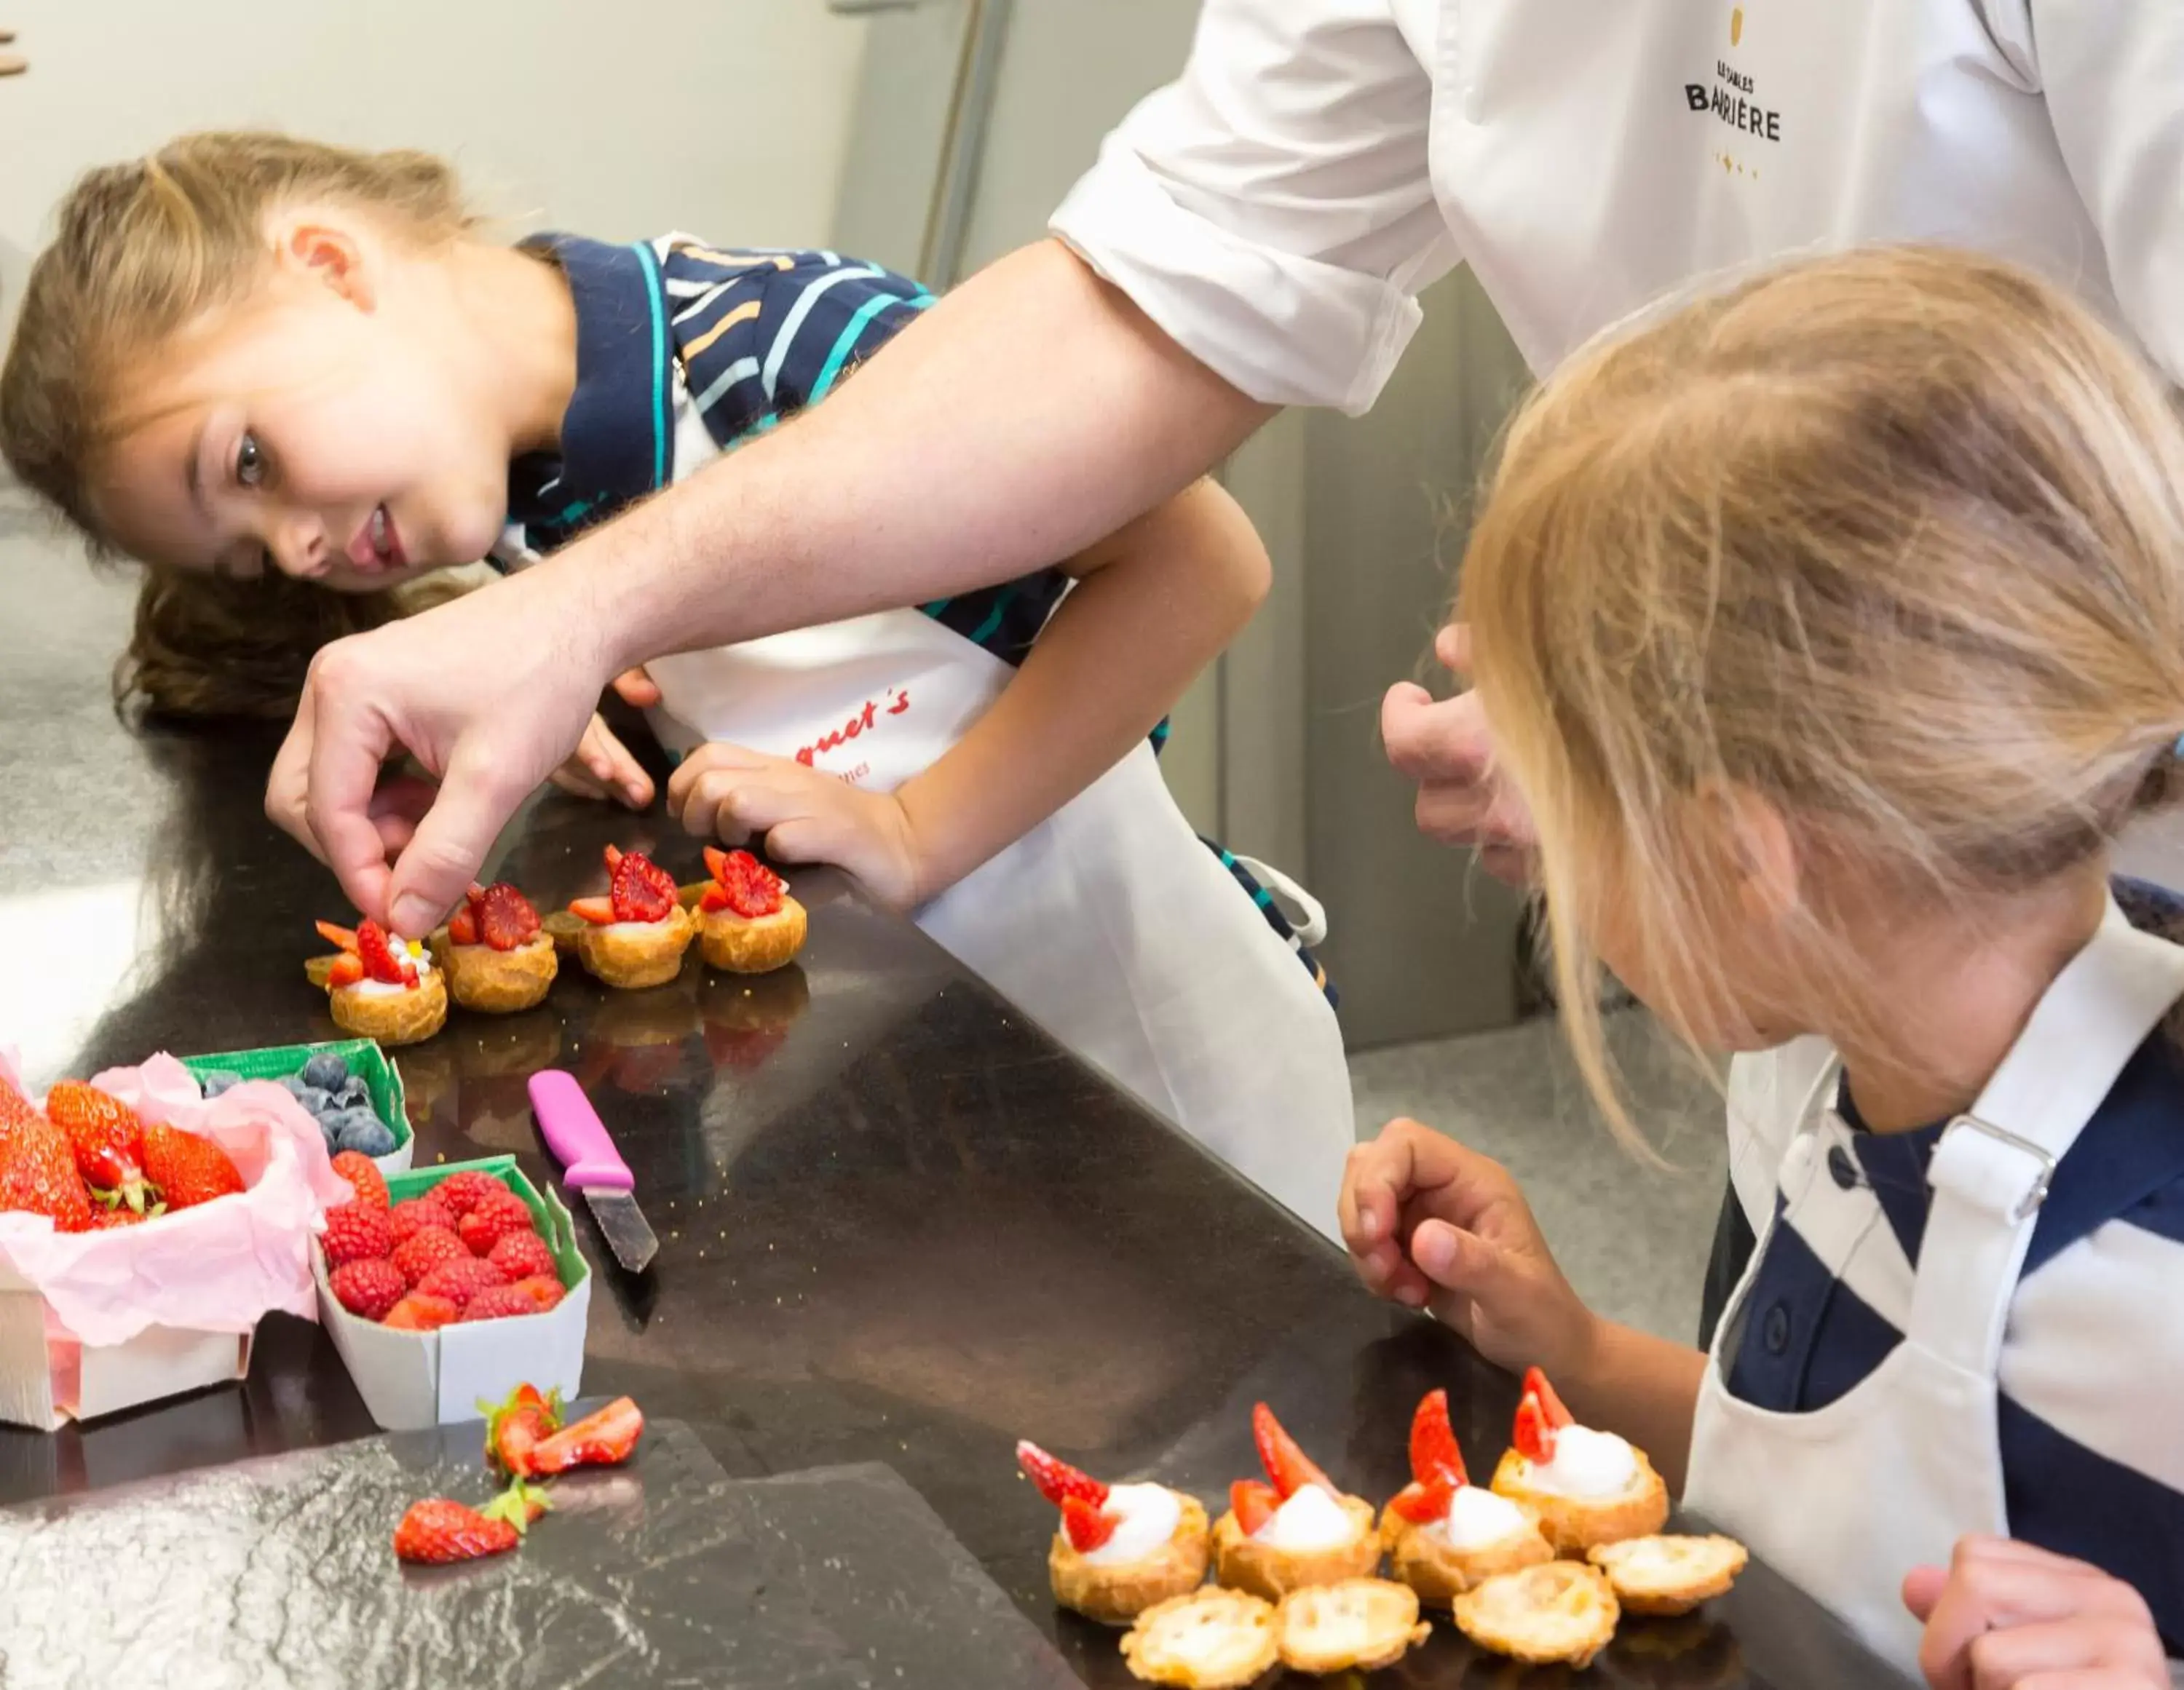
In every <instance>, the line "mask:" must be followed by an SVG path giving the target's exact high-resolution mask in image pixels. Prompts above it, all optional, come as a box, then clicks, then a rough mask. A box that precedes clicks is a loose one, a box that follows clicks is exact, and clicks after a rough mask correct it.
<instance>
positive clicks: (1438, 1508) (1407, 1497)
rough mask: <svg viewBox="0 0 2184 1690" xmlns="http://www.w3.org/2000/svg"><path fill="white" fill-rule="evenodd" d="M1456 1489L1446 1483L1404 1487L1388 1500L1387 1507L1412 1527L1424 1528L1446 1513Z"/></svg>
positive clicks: (1437, 1482) (1436, 1482)
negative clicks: (1407, 1521)
mask: <svg viewBox="0 0 2184 1690" xmlns="http://www.w3.org/2000/svg"><path fill="white" fill-rule="evenodd" d="M1456 1493H1457V1487H1456V1486H1455V1485H1453V1484H1450V1483H1448V1482H1446V1481H1439V1480H1437V1481H1435V1482H1433V1483H1431V1484H1412V1485H1406V1486H1404V1487H1403V1488H1402V1489H1401V1490H1400V1491H1397V1492H1396V1494H1395V1495H1394V1496H1393V1497H1392V1498H1390V1499H1389V1502H1388V1506H1389V1507H1390V1508H1391V1509H1394V1510H1395V1511H1396V1513H1397V1514H1399V1515H1401V1516H1402V1517H1403V1518H1404V1519H1405V1520H1409V1521H1410V1522H1411V1524H1412V1525H1413V1526H1426V1525H1429V1524H1431V1523H1432V1522H1433V1521H1435V1520H1439V1519H1440V1518H1441V1517H1442V1516H1443V1515H1446V1513H1447V1512H1448V1504H1449V1502H1450V1499H1451V1498H1453V1497H1454V1496H1455V1495H1456Z"/></svg>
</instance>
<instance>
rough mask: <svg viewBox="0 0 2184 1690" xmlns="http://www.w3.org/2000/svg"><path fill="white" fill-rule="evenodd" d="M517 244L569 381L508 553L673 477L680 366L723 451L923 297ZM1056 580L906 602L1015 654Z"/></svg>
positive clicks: (866, 277) (808, 260)
mask: <svg viewBox="0 0 2184 1690" xmlns="http://www.w3.org/2000/svg"><path fill="white" fill-rule="evenodd" d="M525 244H526V247H529V248H530V249H532V250H533V251H536V252H539V253H543V254H546V255H549V256H550V257H551V258H552V259H553V260H554V263H555V264H557V265H558V266H559V267H560V270H561V273H562V275H564V276H565V278H566V279H567V281H568V284H569V292H570V296H571V299H572V300H573V302H574V303H575V306H576V312H577V386H576V392H575V393H574V395H573V396H572V397H571V400H570V403H569V408H568V409H567V410H566V412H565V413H564V414H563V416H562V420H561V434H560V450H559V451H558V452H556V453H531V454H528V455H526V456H525V457H522V458H520V459H517V460H516V461H515V463H514V464H510V467H509V485H508V521H509V524H510V535H509V536H508V542H507V544H508V548H509V549H510V550H512V551H514V552H516V553H522V552H531V553H549V552H552V551H554V550H556V549H557V548H560V547H561V546H564V545H565V544H567V543H568V542H569V541H571V540H572V539H574V538H575V537H576V536H577V535H579V534H581V533H582V532H583V531H585V530H586V529H587V528H589V527H592V526H593V525H596V524H598V523H601V522H604V521H605V520H608V519H609V518H610V517H612V516H614V515H615V514H617V513H618V512H620V511H621V510H622V509H626V508H627V506H628V505H630V504H631V503H634V502H635V501H636V500H638V499H640V498H643V497H645V495H647V494H648V493H650V492H654V491H655V490H656V489H658V488H660V487H663V486H666V485H667V484H668V482H669V481H671V480H672V479H673V475H674V435H675V414H676V411H677V403H676V402H677V394H676V383H677V381H680V383H681V384H682V388H683V390H684V391H685V392H688V396H689V402H690V405H691V408H692V409H694V410H695V411H696V412H697V414H698V415H699V418H700V420H702V422H703V424H704V425H705V431H706V433H707V435H709V436H710V437H711V439H712V441H713V442H714V443H715V444H716V445H717V446H718V447H720V448H721V450H722V451H733V450H734V449H735V448H737V447H738V446H741V445H743V444H744V442H747V441H749V440H752V439H755V437H757V436H760V435H762V434H764V433H766V431H769V430H771V429H772V428H774V427H775V426H776V425H778V424H780V423H781V422H783V421H784V420H787V419H788V418H789V417H791V416H794V414H796V413H797V412H798V411H800V410H802V409H805V407H806V406H808V405H813V404H816V403H819V401H821V400H822V399H823V398H825V397H827V394H828V393H829V392H833V389H835V388H836V387H838V386H840V385H841V383H842V381H844V379H845V378H846V377H847V376H848V375H850V372H851V371H852V370H855V367H856V365H857V364H858V363H859V362H860V361H861V360H862V359H866V358H867V357H869V356H870V355H871V354H872V353H873V352H874V351H876V350H877V349H878V348H879V347H882V346H883V345H884V344H886V342H888V341H889V339H890V338H891V337H892V336H894V335H895V334H897V333H898V332H900V331H901V330H902V329H903V328H904V327H905V325H908V324H910V323H911V322H913V321H915V320H916V319H917V315H918V314H919V313H920V312H922V310H924V309H926V308H927V307H928V306H929V305H931V304H932V303H933V296H932V295H931V294H929V293H928V292H926V291H925V290H924V288H922V287H921V286H919V285H918V284H917V283H916V282H914V281H911V280H909V279H908V278H907V277H905V276H900V275H895V274H894V273H893V272H892V271H890V270H885V269H883V267H881V266H880V265H878V264H866V263H865V262H863V261H862V260H861V259H852V258H845V257H844V256H843V255H842V254H840V253H831V252H811V251H793V250H786V249H779V248H766V247H749V248H728V249H723V248H719V247H710V246H707V245H705V244H704V243H703V242H699V241H696V240H694V239H692V238H690V237H689V236H682V235H671V236H666V237H664V238H662V239H660V240H657V241H649V242H637V243H635V244H632V245H629V246H615V245H610V244H608V243H606V242H599V241H588V240H585V239H583V238H582V237H581V236H570V235H540V236H534V237H533V238H532V240H531V241H529V242H526V243H525ZM495 561H496V562H497V563H499V564H502V565H503V566H505V564H506V562H507V559H496V560H495ZM1069 585H1070V580H1069V576H1068V575H1067V574H1066V573H1065V572H1064V571H1063V570H1059V569H1044V570H1036V571H1034V573H1032V574H1030V575H1023V576H1021V577H1019V578H1018V579H1017V580H1015V581H1007V582H1005V583H1003V584H1002V585H1000V586H992V587H983V588H980V589H978V591H976V592H965V593H959V594H957V595H956V596H955V597H954V598H943V599H939V600H936V601H934V602H933V603H930V604H926V605H923V606H921V607H920V608H921V609H923V610H924V612H925V614H928V616H931V617H933V618H934V619H935V620H938V621H939V622H940V623H941V625H943V626H944V627H947V628H950V629H952V630H954V631H956V633H958V634H961V636H962V637H964V638H965V639H967V640H969V641H971V642H972V643H973V644H975V645H978V646H981V647H983V648H985V649H986V650H987V651H989V652H991V653H993V654H994V655H995V656H996V657H998V658H1000V659H1001V660H1002V661H1003V662H1005V663H1007V664H1011V665H1014V664H1022V662H1023V660H1024V659H1025V658H1026V657H1027V656H1028V654H1029V653H1030V651H1031V648H1032V644H1033V642H1034V641H1035V640H1036V639H1037V638H1038V637H1039V630H1040V629H1042V628H1043V627H1045V625H1046V619H1047V618H1048V617H1049V616H1050V614H1053V611H1054V608H1055V606H1056V604H1057V603H1060V602H1061V597H1062V595H1063V594H1064V593H1065V592H1067V591H1068V589H1069ZM1167 734H1168V725H1167V722H1165V721H1162V723H1160V724H1159V725H1158V726H1156V728H1155V729H1154V730H1153V731H1152V735H1151V739H1152V744H1153V748H1154V750H1155V751H1158V750H1159V749H1160V748H1161V747H1162V745H1163V744H1165V743H1166V742H1167ZM1206 843H1207V845H1208V847H1209V848H1211V849H1212V850H1213V851H1215V852H1216V853H1218V854H1219V856H1220V858H1221V860H1222V862H1223V864H1224V865H1225V866H1226V867H1227V868H1228V869H1229V873H1230V874H1231V876H1234V879H1235V880H1236V881H1237V883H1238V885H1239V886H1240V887H1242V888H1243V890H1244V891H1245V893H1246V894H1247V895H1249V896H1250V897H1251V898H1252V899H1253V900H1254V902H1255V903H1256V904H1257V905H1258V907H1259V909H1260V911H1261V912H1262V914H1264V915H1265V917H1266V919H1267V921H1268V925H1269V926H1272V927H1273V930H1274V931H1275V932H1276V933H1277V934H1279V936H1280V937H1281V938H1282V939H1283V940H1284V942H1286V943H1288V945H1289V946H1290V948H1291V949H1292V950H1293V951H1295V953H1296V954H1297V956H1298V958H1299V959H1300V960H1301V962H1302V963H1303V965H1304V966H1305V968H1306V970H1307V971H1308V972H1310V973H1311V974H1312V977H1313V978H1314V980H1315V981H1318V984H1319V986H1320V987H1321V988H1322V989H1323V990H1324V991H1325V992H1327V995H1328V996H1329V998H1330V999H1332V998H1334V989H1333V987H1331V986H1330V985H1329V982H1328V978H1327V972H1326V970H1324V969H1323V968H1322V967H1321V966H1320V965H1319V963H1318V959H1316V958H1315V957H1314V956H1313V955H1312V953H1311V951H1310V950H1309V949H1308V948H1307V947H1306V946H1305V945H1304V944H1303V942H1301V940H1300V939H1299V937H1298V936H1297V934H1296V931H1295V929H1294V928H1293V927H1292V926H1291V925H1290V922H1289V920H1288V919H1287V918H1286V917H1285V916H1284V914H1282V911H1281V909H1280V908H1279V905H1277V904H1276V903H1275V902H1274V900H1273V897H1272V895H1271V894H1270V893H1269V892H1268V891H1267V889H1266V888H1265V887H1262V886H1261V885H1260V884H1259V882H1258V880H1257V879H1256V876H1253V875H1252V874H1251V871H1250V870H1248V869H1247V868H1245V865H1244V864H1242V863H1240V862H1239V861H1238V860H1237V859H1235V858H1234V856H1232V855H1231V854H1230V853H1228V852H1226V851H1223V850H1222V849H1221V848H1220V847H1219V846H1218V845H1217V844H1215V843H1214V842H1212V841H1211V840H1208V841H1207V842H1206Z"/></svg>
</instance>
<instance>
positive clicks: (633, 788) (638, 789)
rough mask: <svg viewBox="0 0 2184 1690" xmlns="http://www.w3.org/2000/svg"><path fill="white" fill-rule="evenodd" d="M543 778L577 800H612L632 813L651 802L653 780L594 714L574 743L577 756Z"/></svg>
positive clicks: (612, 731)
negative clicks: (624, 805) (625, 805)
mask: <svg viewBox="0 0 2184 1690" xmlns="http://www.w3.org/2000/svg"><path fill="white" fill-rule="evenodd" d="M546 778H547V779H548V780H549V781H552V782H553V783H554V785H555V786H557V787H560V789H561V790H562V791H563V792H574V793H575V794H576V795H577V797H578V798H598V799H599V800H601V801H602V802H604V801H605V800H606V799H608V798H614V799H616V800H617V801H619V802H620V803H625V804H627V805H628V806H629V807H630V808H631V809H643V808H644V807H645V806H646V805H647V804H649V803H651V802H652V776H649V775H648V774H646V773H645V772H644V769H643V765H642V764H639V763H638V760H637V759H636V758H634V757H632V755H631V754H630V750H629V748H628V747H627V746H626V745H624V744H623V743H622V742H621V741H620V740H619V739H616V737H615V731H614V730H613V729H612V728H610V727H609V726H608V725H606V721H605V720H604V718H603V717H601V716H600V715H599V714H598V713H597V712H593V716H592V725H590V726H589V727H588V728H586V729H585V730H584V737H582V739H580V740H578V741H577V750H576V754H575V755H574V756H572V757H571V758H570V759H569V760H568V761H567V762H566V763H564V764H562V765H561V766H560V768H559V769H556V770H554V772H553V773H552V774H551V775H549V776H547V777H546Z"/></svg>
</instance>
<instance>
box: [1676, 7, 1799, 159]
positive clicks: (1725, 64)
mask: <svg viewBox="0 0 2184 1690" xmlns="http://www.w3.org/2000/svg"><path fill="white" fill-rule="evenodd" d="M1743 41H1744V8H1743V7H1741V6H1738V7H1735V8H1732V9H1731V10H1730V14H1729V44H1730V47H1731V49H1734V48H1736V47H1739V46H1741V44H1742V42H1743ZM1684 99H1685V103H1687V104H1689V105H1690V107H1691V109H1692V110H1693V111H1695V112H1712V113H1713V115H1714V118H1715V120H1717V121H1718V122H1721V123H1725V124H1727V125H1729V126H1730V128H1731V129H1733V130H1735V131H1736V132H1737V133H1738V134H1739V135H1748V136H1752V138H1753V139H1754V140H1755V141H1773V142H1780V140H1781V139H1782V114H1781V112H1780V109H1779V108H1776V107H1774V106H1770V105H1767V104H1765V103H1763V102H1762V101H1761V100H1760V98H1759V97H1758V90H1757V89H1756V88H1755V87H1754V86H1753V85H1752V78H1751V77H1750V76H1749V75H1747V74H1746V73H1745V72H1743V71H1741V70H1739V69H1737V68H1736V66H1735V65H1734V64H1730V62H1729V61H1728V60H1727V59H1726V58H1717V59H1715V60H1714V62H1713V81H1711V82H1686V83H1685V84H1684Z"/></svg>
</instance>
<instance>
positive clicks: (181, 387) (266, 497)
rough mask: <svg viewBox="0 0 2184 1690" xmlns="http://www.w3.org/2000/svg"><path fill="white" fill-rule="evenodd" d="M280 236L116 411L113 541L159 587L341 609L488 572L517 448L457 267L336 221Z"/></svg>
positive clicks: (347, 219)
mask: <svg viewBox="0 0 2184 1690" xmlns="http://www.w3.org/2000/svg"><path fill="white" fill-rule="evenodd" d="M274 235H275V241H274V244H273V247H272V248H271V251H270V254H269V260H268V264H267V266H266V270H265V274H264V275H262V276H261V278H260V279H259V281H258V282H257V283H256V284H255V285H254V286H253V288H252V289H251V291H250V292H249V294H248V297H245V298H243V299H242V300H241V301H239V302H237V303H234V304H231V305H227V306H223V307H218V308H215V309H213V310H211V311H209V312H208V313H207V314H205V315H204V316H203V317H201V318H200V319H199V320H198V321H196V322H194V323H192V324H191V325H188V326H187V327H186V328H184V329H183V330H182V331H181V332H179V333H178V334H176V335H175V336H172V337H170V340H169V342H168V343H167V344H166V345H165V346H164V347H161V348H160V349H159V353H158V354H157V357H156V359H155V360H154V365H155V367H154V368H153V369H152V370H149V371H148V372H147V375H148V380H145V381H142V382H140V383H138V384H136V387H135V391H134V392H132V393H129V394H125V396H124V403H125V404H126V406H127V407H128V414H129V415H130V416H131V417H132V418H136V419H139V420H136V422H135V423H134V424H133V425H128V426H125V428H124V429H123V431H121V432H120V438H119V439H118V440H117V441H116V442H114V445H113V446H112V447H111V448H109V451H108V453H106V455H105V459H104V461H103V464H102V465H101V470H102V472H103V473H102V474H101V475H100V476H99V478H98V483H97V493H96V494H95V498H96V502H97V509H98V514H99V516H100V519H101V520H102V524H103V525H104V526H105V527H106V529H107V530H108V531H109V533H110V534H111V536H112V537H113V539H114V542H115V543H116V544H117V545H119V546H120V548H122V549H123V550H125V551H126V552H128V553H130V554H131V555H132V556H134V557H136V558H140V559H143V560H144V561H146V562H148V563H150V564H155V565H158V566H160V567H163V568H170V569H179V570H199V571H206V572H213V573H218V574H221V575H234V576H245V577H247V576H253V575H259V574H262V573H263V572H265V570H278V571H279V572H281V574H283V575H292V576H295V577H297V578H298V579H299V580H307V581H315V582H317V583H319V584H320V585H322V586H327V587H331V588H333V589H335V590H337V591H340V592H371V591H374V590H376V589H380V588H384V587H388V586H394V585H396V584H398V583H399V582H401V581H404V580H407V579H409V578H410V577H412V576H415V575H420V574H422V573H425V572H426V571H428V570H435V569H440V568H444V567H447V566H449V565H452V564H467V563H472V562H475V561H476V560H477V559H480V558H482V557H483V556H484V555H485V554H486V553H487V551H488V550H489V549H490V548H491V547H492V546H493V543H494V542H495V541H496V540H497V539H498V538H499V534H500V530H501V526H502V525H503V522H504V520H505V513H506V505H507V485H508V464H509V460H510V456H511V455H513V453H515V450H517V449H518V448H517V447H516V443H515V440H514V439H513V438H512V434H511V429H510V422H509V420H508V418H507V416H506V415H505V414H504V410H503V408H502V406H501V405H500V404H499V403H496V392H495V387H494V384H493V375H494V373H495V364H496V358H495V353H494V348H493V347H492V346H491V345H490V344H488V343H487V341H486V337H485V336H482V335H481V334H479V333H478V332H477V331H476V327H475V326H474V325H473V323H472V321H471V319H470V318H469V316H468V315H467V314H466V311H465V299H464V297H463V290H462V288H461V286H460V283H459V281H458V279H457V276H456V273H455V268H454V265H453V264H450V263H447V262H443V260H442V259H441V258H440V257H439V256H438V255H436V254H433V253H420V252H417V251H415V250H414V249H411V248H408V247H404V246H401V245H399V244H398V243H395V242H391V241H390V240H389V239H388V238H387V236H385V235H383V234H382V233H381V232H379V231H377V230H376V228H375V227H374V226H373V225H372V223H371V220H370V219H369V218H368V217H364V216H361V215H359V214H357V213H355V212H353V211H347V210H344V209H341V208H315V209H311V210H309V211H306V212H302V213H298V214H292V215H290V216H289V217H287V219H286V220H284V222H283V224H282V225H281V226H280V227H279V228H277V229H276V231H274ZM526 262H528V261H526Z"/></svg>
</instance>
